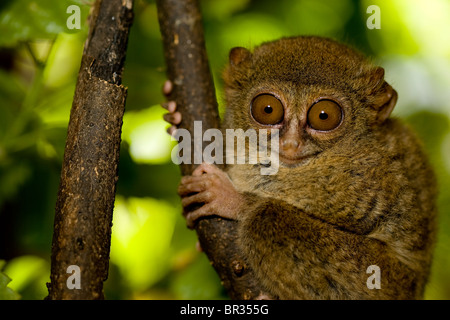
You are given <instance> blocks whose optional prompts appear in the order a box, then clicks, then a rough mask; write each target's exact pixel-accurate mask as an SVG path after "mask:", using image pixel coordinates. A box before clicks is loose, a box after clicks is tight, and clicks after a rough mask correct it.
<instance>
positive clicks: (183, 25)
mask: <svg viewBox="0 0 450 320" xmlns="http://www.w3.org/2000/svg"><path fill="white" fill-rule="evenodd" d="M156 3H157V6H158V18H159V23H160V29H161V34H162V38H163V44H164V55H165V59H166V64H167V75H168V78H169V79H170V80H171V81H172V83H173V84H174V88H173V91H172V94H171V97H170V99H171V100H175V101H176V102H177V110H179V111H180V112H181V114H182V118H183V120H182V123H181V124H180V127H181V128H185V129H188V130H189V131H190V132H191V134H192V133H193V132H194V121H202V130H203V132H204V131H205V130H207V129H209V128H218V127H219V116H218V108H217V101H216V97H215V89H214V83H213V80H212V76H211V72H210V69H209V64H208V58H207V54H206V48H205V41H204V36H203V27H202V21H201V13H200V9H199V4H198V1H197V0H157V1H156ZM203 132H202V133H203ZM203 143H204V144H205V142H203ZM199 147H201V148H202V149H201V150H203V149H204V145H203V146H198V145H192V148H191V150H194V148H199ZM191 163H193V161H191ZM194 167H195V165H194V164H182V165H181V172H182V174H183V175H189V174H191V173H192V171H193V170H194ZM236 228H237V223H236V221H229V220H223V219H220V218H206V219H202V220H200V221H199V223H198V224H197V227H196V231H197V234H198V238H199V241H200V244H201V246H202V248H203V250H204V252H205V253H206V254H207V256H208V258H209V260H210V261H211V263H212V265H213V267H214V268H215V270H216V271H217V273H218V274H219V276H220V278H221V280H222V284H223V286H224V287H225V289H226V290H227V292H228V294H229V295H230V297H231V298H232V299H253V298H255V297H256V296H258V294H259V293H260V292H261V290H260V288H259V287H258V284H257V283H255V281H254V277H253V273H252V271H251V270H250V269H249V267H248V266H247V265H246V264H245V261H244V259H243V257H242V256H241V253H240V250H239V249H238V248H237V246H236V240H237V234H236Z"/></svg>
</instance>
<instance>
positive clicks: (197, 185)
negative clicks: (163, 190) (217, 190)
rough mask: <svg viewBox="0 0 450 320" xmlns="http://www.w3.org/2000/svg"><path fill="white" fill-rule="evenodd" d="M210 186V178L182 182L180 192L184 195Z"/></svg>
mask: <svg viewBox="0 0 450 320" xmlns="http://www.w3.org/2000/svg"><path fill="white" fill-rule="evenodd" d="M209 186H210V181H209V180H201V181H196V182H192V183H187V184H180V186H179V187H178V194H179V195H180V196H182V197H184V196H187V195H188V194H190V193H194V192H202V191H205V190H206V189H207V188H208V187H209Z"/></svg>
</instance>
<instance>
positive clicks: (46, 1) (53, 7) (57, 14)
mask: <svg viewBox="0 0 450 320" xmlns="http://www.w3.org/2000/svg"><path fill="white" fill-rule="evenodd" d="M73 4H75V5H78V6H79V7H80V9H81V28H82V29H83V30H84V29H85V28H86V27H87V24H86V23H85V22H86V17H87V13H88V8H89V7H88V6H87V5H85V4H83V5H80V4H81V1H73V0H72V1H70V0H61V1H59V0H58V1H55V0H39V1H36V0H16V1H12V2H11V3H10V5H9V6H7V7H6V8H4V10H2V12H0V34H1V35H2V37H1V38H0V46H14V45H16V44H17V43H18V42H20V41H28V40H32V39H49V38H53V37H54V36H55V35H57V34H58V33H61V32H69V33H70V32H72V30H69V29H68V28H67V25H66V21H67V19H68V18H69V16H70V14H68V13H67V12H66V11H67V8H68V7H69V6H70V5H73ZM76 31H77V32H78V31H79V30H76Z"/></svg>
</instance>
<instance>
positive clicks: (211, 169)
mask: <svg viewBox="0 0 450 320" xmlns="http://www.w3.org/2000/svg"><path fill="white" fill-rule="evenodd" d="M221 172H222V171H221V170H220V169H219V168H217V167H216V166H215V165H213V164H210V163H206V162H203V163H202V164H201V165H199V166H198V167H197V168H195V170H194V171H193V172H192V175H193V176H201V175H202V174H204V173H221Z"/></svg>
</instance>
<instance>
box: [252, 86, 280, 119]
mask: <svg viewBox="0 0 450 320" xmlns="http://www.w3.org/2000/svg"><path fill="white" fill-rule="evenodd" d="M251 112H252V116H253V118H254V119H255V120H256V121H258V122H259V123H261V124H264V125H274V124H277V123H280V122H281V121H282V120H283V118H284V107H283V104H282V103H281V101H280V100H278V99H277V98H275V97H274V96H273V95H271V94H266V93H265V94H260V95H259V96H256V97H255V98H254V99H253V101H252V107H251Z"/></svg>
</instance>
